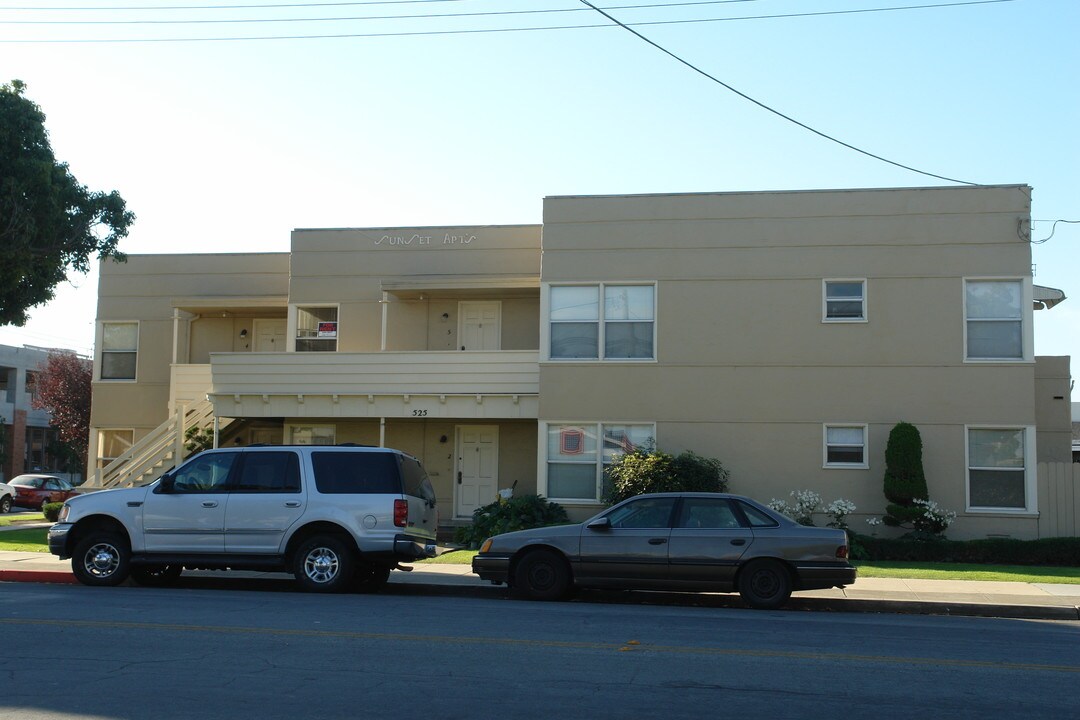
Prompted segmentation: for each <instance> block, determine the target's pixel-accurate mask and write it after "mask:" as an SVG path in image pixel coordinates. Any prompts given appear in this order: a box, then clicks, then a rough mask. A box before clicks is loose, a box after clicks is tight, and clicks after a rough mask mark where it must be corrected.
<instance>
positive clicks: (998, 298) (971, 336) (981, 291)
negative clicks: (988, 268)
mask: <svg viewBox="0 0 1080 720" xmlns="http://www.w3.org/2000/svg"><path fill="white" fill-rule="evenodd" d="M1023 297H1024V285H1023V282H1022V281H1021V280H968V281H966V283H965V287H964V314H965V322H966V324H967V325H966V334H967V358H968V359H969V360H1022V359H1023V358H1024V320H1023Z"/></svg>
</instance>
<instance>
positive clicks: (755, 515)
mask: <svg viewBox="0 0 1080 720" xmlns="http://www.w3.org/2000/svg"><path fill="white" fill-rule="evenodd" d="M739 507H740V508H741V509H742V511H743V515H745V516H746V519H747V520H748V521H749V522H750V527H777V526H779V525H780V523H778V522H776V521H775V520H773V519H772V518H771V517H769V516H768V515H766V514H765V513H763V512H761V511H760V510H758V509H757V508H756V507H754V506H753V505H750V504H748V503H744V502H740V503H739Z"/></svg>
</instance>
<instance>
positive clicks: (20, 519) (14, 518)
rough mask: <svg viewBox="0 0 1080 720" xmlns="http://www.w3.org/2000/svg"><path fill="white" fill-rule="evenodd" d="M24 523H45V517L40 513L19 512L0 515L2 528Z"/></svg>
mask: <svg viewBox="0 0 1080 720" xmlns="http://www.w3.org/2000/svg"><path fill="white" fill-rule="evenodd" d="M24 522H45V516H44V515H42V514H41V513H39V512H17V513H8V514H7V515H0V527H7V526H9V525H18V524H19V523H24Z"/></svg>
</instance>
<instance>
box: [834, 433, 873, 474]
mask: <svg viewBox="0 0 1080 720" xmlns="http://www.w3.org/2000/svg"><path fill="white" fill-rule="evenodd" d="M825 467H849V468H866V467H868V465H867V461H866V425H826V426H825Z"/></svg>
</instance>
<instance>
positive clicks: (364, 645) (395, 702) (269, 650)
mask: <svg viewBox="0 0 1080 720" xmlns="http://www.w3.org/2000/svg"><path fill="white" fill-rule="evenodd" d="M275 590H281V591H275ZM0 647H2V648H3V651H2V659H0V718H4V719H6V718H19V719H20V720H25V719H37V718H50V719H51V720H52V719H56V718H83V719H85V718H153V719H154V720H159V719H166V718H230V719H232V718H258V719H259V720H264V719H267V720H268V719H271V718H304V719H305V720H306V719H308V718H311V719H316V718H365V717H393V718H469V719H470V720H480V719H483V718H544V719H545V720H549V719H552V718H565V719H569V718H584V717H590V718H612V717H620V718H663V719H665V720H667V719H669V718H683V717H686V718H691V717H692V718H695V719H701V718H728V717H740V716H741V717H747V718H761V717H768V718H770V719H772V718H829V717H837V718H845V719H847V718H882V717H894V718H967V717H972V718H981V719H986V718H1012V717H1016V718H1025V720H1030V719H1031V718H1042V717H1046V718H1055V719H1060V718H1075V717H1080V623H1075V622H1074V623H1051V622H1036V621H1019V620H998V619H982V618H953V617H922V616H910V615H904V616H898V615H897V616H894V615H856V614H830V613H811V612H798V611H795V612H784V611H777V612H760V611H752V610H742V609H725V608H710V607H695V606H690V605H687V606H678V605H675V606H673V605H663V606H657V605H646V604H619V603H604V602H596V601H595V599H594V600H593V601H589V602H571V603H560V604H543V603H530V602H519V601H512V600H503V599H478V598H457V597H428V596H408V595H377V596H369V595H340V596H314V595H305V594H301V593H297V592H291V591H285V590H283V589H280V588H276V587H268V588H267V589H256V590H234V589H223V588H221V587H185V588H173V589H151V588H138V587H121V588H109V589H93V588H85V587H82V586H63V585H38V584H4V585H0Z"/></svg>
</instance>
